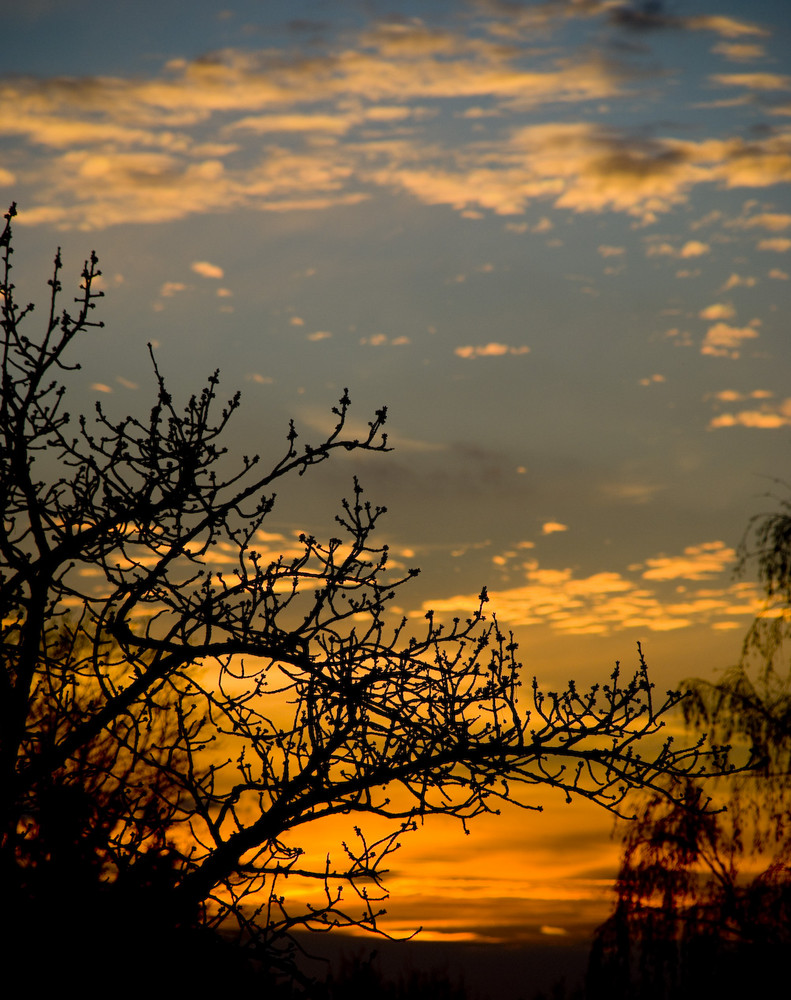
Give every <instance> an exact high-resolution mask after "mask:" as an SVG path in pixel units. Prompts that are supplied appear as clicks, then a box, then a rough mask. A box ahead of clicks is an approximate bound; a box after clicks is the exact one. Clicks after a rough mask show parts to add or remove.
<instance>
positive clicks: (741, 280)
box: [722, 274, 758, 292]
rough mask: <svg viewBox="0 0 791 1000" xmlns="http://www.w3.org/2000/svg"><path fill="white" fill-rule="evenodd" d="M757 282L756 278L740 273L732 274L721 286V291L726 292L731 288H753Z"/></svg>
mask: <svg viewBox="0 0 791 1000" xmlns="http://www.w3.org/2000/svg"><path fill="white" fill-rule="evenodd" d="M757 283H758V279H757V278H753V277H749V276H744V275H740V274H732V275H731V276H730V278H728V280H727V281H726V282H725V284H724V285H723V286H722V290H723V292H728V291H730V290H731V288H740V287H742V288H753V287H755V285H756V284H757Z"/></svg>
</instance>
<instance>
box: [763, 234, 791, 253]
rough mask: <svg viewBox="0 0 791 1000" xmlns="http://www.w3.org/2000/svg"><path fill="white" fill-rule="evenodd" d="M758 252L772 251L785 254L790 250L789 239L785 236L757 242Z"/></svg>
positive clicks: (790, 243)
mask: <svg viewBox="0 0 791 1000" xmlns="http://www.w3.org/2000/svg"><path fill="white" fill-rule="evenodd" d="M757 249H758V250H773V251H774V252H775V253H786V252H787V251H788V250H791V239H789V238H788V237H786V236H775V237H772V239H768V240H759V241H758V247H757Z"/></svg>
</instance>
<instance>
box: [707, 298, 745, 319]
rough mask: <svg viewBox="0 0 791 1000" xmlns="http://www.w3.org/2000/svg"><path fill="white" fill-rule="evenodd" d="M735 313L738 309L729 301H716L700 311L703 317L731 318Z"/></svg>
mask: <svg viewBox="0 0 791 1000" xmlns="http://www.w3.org/2000/svg"><path fill="white" fill-rule="evenodd" d="M735 315H736V310H735V309H734V308H733V306H732V305H730V303H727V302H714V303H712V305H710V306H706V308H705V309H701V310H700V312H699V313H698V316H700V318H701V319H731V318H732V317H733V316H735Z"/></svg>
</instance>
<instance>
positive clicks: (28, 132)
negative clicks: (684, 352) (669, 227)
mask: <svg viewBox="0 0 791 1000" xmlns="http://www.w3.org/2000/svg"><path fill="white" fill-rule="evenodd" d="M551 7H553V8H555V10H557V5H554V4H553V5H551ZM574 7H575V16H576V14H578V13H579V10H580V9H581V8H580V6H579V5H574ZM585 9H586V11H588V15H586V16H594V15H593V12H594V11H596V12H597V13H600V14H606V15H607V16H609V14H607V12H608V11H610V12H611V11H612V4H609V3H601V4H587V5H586V7H585ZM547 10H549V8H547ZM568 10H571V8H570V7H569V8H568ZM509 16H510V17H511V19H512V20H513V19H514V18H517V15H515V14H513V12H512V14H511V15H509ZM553 16H555V15H554V14H553ZM517 20H518V18H517ZM673 21H674V23H677V24H678V25H680V26H683V27H687V28H692V29H694V30H711V31H715V32H716V33H717V34H719V35H720V36H722V37H726V38H737V37H740V36H741V35H749V34H760V33H761V31H760V29H757V28H756V27H755V26H752V25H750V24H748V23H746V22H742V21H739V20H738V19H735V18H727V17H725V18H722V17H699V18H686V19H685V18H674V19H673ZM734 48H735V47H734ZM552 59H553V61H545V62H542V63H541V64H540V65H538V64H537V63H536V57H535V54H534V53H532V52H527V51H526V50H525V48H524V46H520V45H518V44H507V45H504V44H502V43H501V42H500V41H493V40H492V39H491V38H480V37H477V36H475V37H473V36H468V35H465V34H463V33H460V32H453V31H448V30H438V29H434V28H430V27H427V26H426V25H424V24H422V23H421V22H419V21H412V22H408V23H393V24H390V23H383V24H380V25H376V26H374V27H373V28H372V29H370V30H368V31H363V32H361V33H360V34H359V35H358V37H357V38H356V39H354V40H352V43H351V44H349V45H347V46H346V47H344V48H342V49H339V50H338V51H334V52H325V53H322V54H319V55H311V56H310V57H305V56H302V55H299V56H289V55H287V54H283V53H280V54H278V53H273V52H271V51H259V52H255V51H244V52H243V51H240V50H233V49H227V50H223V51H220V52H217V53H214V54H212V55H210V56H205V57H202V58H200V59H195V60H191V61H190V60H186V59H175V60H171V61H170V62H169V63H168V64H167V65H166V66H165V67H164V69H163V72H162V73H160V74H159V75H157V76H152V77H150V78H148V79H123V78H119V77H109V76H105V77H94V78H85V79H79V80H76V79H67V78H54V79H48V80H39V79H35V78H33V77H30V78H26V79H15V80H11V81H8V82H6V83H5V84H2V85H0V134H5V135H13V136H18V137H22V138H23V140H24V143H25V145H23V147H22V149H21V151H20V153H19V155H18V161H19V163H20V165H23V166H24V171H22V169H21V166H20V169H19V170H18V171H17V169H16V167H15V174H16V175H17V179H18V177H19V176H22V175H23V174H24V177H25V179H26V182H28V181H29V183H30V185H31V188H33V189H35V191H36V195H35V197H34V199H32V201H33V207H32V208H30V209H29V210H27V211H26V212H25V213H24V214H23V215H22V216H21V218H20V221H22V222H25V223H27V224H49V225H55V226H59V227H62V228H67V227H74V226H78V227H81V228H83V229H96V228H101V227H104V226H108V225H113V224H117V223H122V222H129V221H135V222H138V223H139V222H143V223H153V222H162V221H169V220H173V219H177V218H183V217H186V216H188V215H191V214H195V213H205V212H216V211H227V210H233V209H238V208H246V207H253V208H256V209H259V210H266V211H297V210H319V209H324V208H328V207H331V206H335V205H349V204H357V203H359V202H360V201H362V200H364V199H366V198H369V197H372V188H374V189H375V188H379V189H386V190H396V191H406V192H408V193H409V194H411V195H412V196H413V197H415V198H417V199H418V200H419V201H421V202H423V203H425V204H436V205H439V204H443V205H448V206H451V207H452V208H454V209H456V210H457V211H460V212H463V213H465V214H466V215H471V214H472V215H474V214H475V213H479V212H481V211H490V212H494V213H496V214H500V215H518V214H521V213H523V212H524V211H525V210H526V208H527V207H528V206H529V205H530V204H531V203H532V202H535V201H542V202H544V203H548V204H551V205H553V206H554V207H556V208H559V209H566V210H568V211H571V212H575V213H586V212H602V211H605V210H609V211H616V212H623V213H625V214H627V215H630V216H633V217H634V218H636V219H639V220H640V221H642V222H651V221H654V220H655V219H656V218H657V217H658V216H659V215H661V214H663V213H666V212H668V211H670V210H671V209H672V208H674V207H676V206H678V205H681V204H683V203H685V202H686V201H687V199H688V198H689V195H690V192H691V190H692V189H693V188H694V187H695V186H697V185H699V184H716V185H720V186H724V187H737V186H743V187H755V188H764V187H768V186H770V185H774V184H777V183H781V182H783V181H787V180H789V179H791V133H790V132H789V131H788V130H783V129H779V130H777V131H776V132H773V133H770V134H767V135H764V136H761V137H758V138H755V137H753V138H751V139H750V140H749V141H748V140H744V139H741V138H739V137H736V138H732V139H727V138H726V139H716V140H703V141H699V142H694V141H689V140H679V139H675V138H667V137H666V138H662V137H659V138H653V139H645V138H639V137H637V136H636V135H630V134H628V133H626V132H619V131H617V130H616V129H614V128H608V127H606V126H604V125H600V124H593V123H591V122H590V121H584V120H581V121H576V122H575V121H571V122H568V121H566V122H563V123H555V124H552V123H549V124H540V125H527V126H525V125H521V126H516V125H514V126H513V127H511V130H510V131H507V129H508V125H509V122H513V117H512V116H513V115H514V114H515V113H516V112H519V111H523V110H525V109H532V108H536V107H539V106H541V107H546V106H549V105H557V104H559V103H563V104H570V103H571V104H584V103H585V102H590V101H603V100H607V101H611V100H617V99H620V98H621V97H625V96H627V95H628V89H629V81H628V80H627V79H626V77H625V76H624V73H623V71H622V70H618V69H616V68H615V65H614V63H612V62H606V61H603V60H601V59H595V58H586V59H582V60H579V59H578V60H574V61H572V60H569V59H562V58H560V57H558V56H556V55H553V56H552ZM789 81H791V77H784V76H782V75H780V74H762V73H755V74H719V75H718V76H717V77H716V82H718V83H727V84H728V85H736V84H738V85H739V86H749V87H751V88H752V89H756V88H759V87H762V86H763V87H768V86H769V84H770V83H771V85H772V86H773V87H779V86H783V87H785V86H786V85H787V84H788V83H789ZM415 101H420V102H424V103H421V105H420V106H416V105H414V103H407V102H415ZM443 102H444V105H445V108H446V110H447V112H448V114H449V115H451V116H454V117H456V120H457V121H458V122H464V123H469V124H468V125H467V124H465V127H468V128H469V129H471V130H472V131H470V132H469V134H467V135H466V136H465V138H463V139H462V141H461V142H460V143H459V142H458V141H457V140H455V139H454V141H453V144H452V145H450V144H448V145H443V139H442V135H443V133H442V132H441V130H436V129H434V130H433V131H432V132H431V133H430V134H425V133H423V132H421V131H420V129H419V127H418V126H419V123H420V121H421V120H422V119H423V118H425V117H427V116H431V115H435V114H439V113H440V112H441V111H442V110H443ZM449 102H453V104H450V103H449ZM459 102H462V103H464V102H468V104H469V102H472V104H470V106H468V107H467V108H466V109H465V108H459V107H458V104H459ZM482 102H486V107H485V108H483V109H482V108H481V104H482ZM475 109H478V111H481V110H483V111H485V112H486V113H487V114H488V113H489V112H490V111H492V112H495V113H496V114H497V115H499V119H498V120H499V121H502V122H503V127H502V129H501V130H500V133H499V134H498V135H497V136H495V137H492V138H490V139H488V140H484V139H482V138H481V134H479V133H478V132H476V131H475V128H476V121H477V119H476V118H473V117H469V115H470V114H471V113H472V112H473V111H474V110H475ZM465 113H467V114H468V117H463V116H464V115H465ZM581 117H582V116H581ZM371 126H376V127H371ZM385 127H386V129H387V131H385ZM229 140H232V141H229ZM42 149H46V151H47V152H46V155H44V153H43V152H42ZM52 151H55V152H54V155H53V154H52ZM232 154H234V158H232ZM11 180H13V177H12V175H11V173H10V172H9V171H8V170H7V169H3V170H2V171H0V183H10V182H11ZM776 216H777V218H779V217H780V215H779V213H776ZM767 218H768V214H767ZM756 224H758V223H756ZM773 225H779V223H777V222H775V223H770V224H768V228H770V229H771V228H772V226H773ZM545 228H546V227H545ZM535 229H536V231H540V230H539V229H538V227H535ZM773 231H778V230H773ZM696 247H697V248H698V249H697V250H696V249H695V248H696ZM703 247H706V248H707V249H708V245H707V244H703V243H701V242H699V241H694V240H693V241H689V242H688V243H687V244H686V245H685V246H683V247H682V248H681V249H680V251H673V253H674V254H676V253H677V255H678V256H681V257H694V256H698V255H699V254H700V253H705V252H706V250H703V249H702V248H703ZM618 249H619V248H616V247H609V248H608V247H603V249H602V251H601V252H602V254H603V255H606V254H612V255H615V252H616V251H617V250H618Z"/></svg>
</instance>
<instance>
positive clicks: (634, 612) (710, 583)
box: [423, 541, 761, 635]
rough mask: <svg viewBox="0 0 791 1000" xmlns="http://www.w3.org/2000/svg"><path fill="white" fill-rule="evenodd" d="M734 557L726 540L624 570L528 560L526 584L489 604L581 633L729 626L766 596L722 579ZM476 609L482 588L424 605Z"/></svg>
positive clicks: (515, 622) (512, 616) (445, 610)
mask: <svg viewBox="0 0 791 1000" xmlns="http://www.w3.org/2000/svg"><path fill="white" fill-rule="evenodd" d="M513 555H514V553H512V552H509V553H506V556H513ZM734 559H735V552H734V550H733V549H731V548H729V547H728V546H726V545H725V543H724V542H721V541H714V542H704V543H702V544H700V545H693V546H688V547H687V548H686V549H684V551H683V553H682V554H681V555H678V556H667V555H658V556H655V557H652V558H650V559H647V560H645V561H644V562H641V563H637V564H634V565H632V566H630V567H628V569H627V570H625V571H624V572H617V571H603V572H598V573H593V574H591V575H589V576H578V575H576V574H575V572H574V570H572V569H569V568H565V569H545V568H542V567H541V566H540V564H539V563H538V561H537V560H535V559H530V558H525V559H524V561H522V562H521V564H518V572H519V573H520V574H521V576H522V580H521V582H519V583H517V584H516V585H515V586H512V587H507V588H504V589H497V588H490V589H489V599H490V604H489V607H490V608H491V610H492V611H493V612H494V613H496V615H497V617H498V620H499V621H500V622H502V623H507V624H508V625H509V626H511V627H514V626H534V625H544V626H548V627H549V628H551V629H552V630H554V631H557V632H561V633H565V634H576V635H584V634H590V635H608V634H611V633H612V632H617V631H621V630H623V629H639V630H641V631H652V632H662V631H670V630H676V629H682V628H688V627H691V626H693V625H708V626H709V627H711V628H715V629H721V628H731V627H734V619H737V622H736V627H740V626H739V624H738V619H741V620H742V621H744V620H745V619H747V620H749V618H752V617H753V616H754V615H755V614H756V613H757V612H758V610H759V609H760V607H761V598H760V593H759V591H758V588H757V587H756V586H755V585H754V584H750V583H735V584H730V585H727V584H724V583H721V582H720V581H719V580H718V579H717V578H721V577H722V576H724V575H726V574H727V572H728V569H729V567H730V566H731V564H732V562H733V560H734ZM507 562H508V567H507V569H508V573H509V576H510V577H512V576H513V575H514V573H515V572H517V564H516V563H515V561H514V560H513V559H508V560H507ZM497 565H500V564H497ZM681 581H683V582H681ZM696 584H702V585H703V586H695V585H696ZM476 607H477V594H461V595H455V596H452V597H449V598H445V599H441V600H433V601H426V602H425V603H424V605H423V610H424V611H425V610H428V609H429V608H431V609H432V610H434V611H435V612H436V613H437V614H454V615H457V614H460V613H462V614H463V613H467V612H470V611H472V610H474V609H475V608H476ZM741 627H743V626H741Z"/></svg>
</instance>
